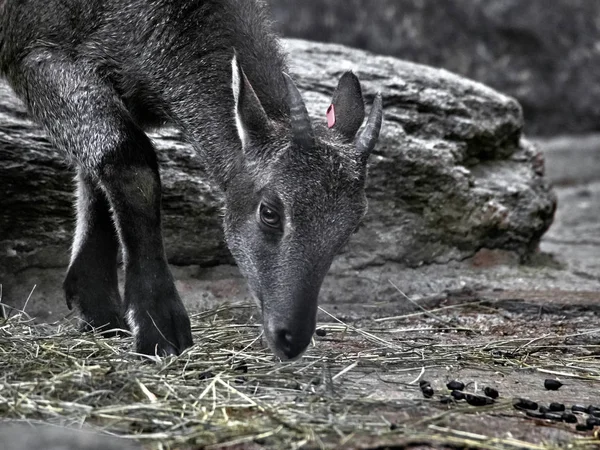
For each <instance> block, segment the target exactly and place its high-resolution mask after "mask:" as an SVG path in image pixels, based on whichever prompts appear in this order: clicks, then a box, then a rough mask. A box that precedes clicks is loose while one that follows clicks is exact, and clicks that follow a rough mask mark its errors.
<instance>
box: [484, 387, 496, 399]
mask: <svg viewBox="0 0 600 450" xmlns="http://www.w3.org/2000/svg"><path fill="white" fill-rule="evenodd" d="M483 393H484V394H485V395H487V396H488V397H489V398H493V399H496V398H498V395H499V394H498V391H497V390H496V389H494V388H491V387H486V388H485V389H484V390H483Z"/></svg>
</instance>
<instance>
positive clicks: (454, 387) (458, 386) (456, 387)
mask: <svg viewBox="0 0 600 450" xmlns="http://www.w3.org/2000/svg"><path fill="white" fill-rule="evenodd" d="M446 387H447V388H448V389H450V390H451V391H462V390H463V389H464V388H465V383H463V382H462V381H456V380H452V381H450V382H449V383H447V384H446Z"/></svg>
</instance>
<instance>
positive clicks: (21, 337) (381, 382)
mask: <svg viewBox="0 0 600 450" xmlns="http://www.w3.org/2000/svg"><path fill="white" fill-rule="evenodd" d="M249 311H250V309H249V307H248V306H244V305H238V306H228V307H224V308H221V309H217V310H213V311H209V312H206V313H203V314H200V315H195V316H194V317H192V326H193V334H194V340H195V343H196V345H195V346H194V347H193V348H192V349H190V350H188V351H186V352H185V353H184V354H183V355H181V356H180V357H178V358H164V359H161V358H155V360H154V362H150V361H148V362H143V361H141V360H140V357H139V356H138V355H135V354H132V353H130V349H131V348H132V342H131V338H125V339H106V338H103V337H101V336H98V335H94V334H81V333H79V332H78V331H77V330H76V329H75V327H74V326H73V324H71V323H69V322H61V323H58V324H54V325H39V324H34V323H33V321H31V320H30V319H29V318H28V317H27V316H26V315H25V314H22V313H21V314H15V315H13V316H12V317H10V318H9V319H0V417H4V418H9V419H18V420H25V421H32V422H33V421H44V422H49V423H54V424H61V425H69V426H81V425H84V424H87V425H91V426H93V427H94V428H95V429H97V430H99V431H102V432H104V433H108V434H114V435H119V436H122V437H124V438H127V439H136V440H138V441H140V442H142V443H143V444H144V445H145V446H147V447H148V448H160V449H167V448H196V447H203V448H220V447H231V446H237V447H243V448H246V447H251V448H252V447H261V446H267V447H273V448H300V447H334V446H341V447H343V446H347V447H350V448H355V447H359V446H365V447H368V446H375V445H384V444H386V443H396V444H410V443H428V444H430V445H445V446H453V447H467V446H468V447H475V448H487V449H497V448H503V449H505V448H528V449H551V448H555V446H553V445H551V444H547V445H542V444H539V445H538V444H531V443H527V442H523V441H519V440H515V439H499V438H494V437H492V436H491V435H490V436H487V435H481V434H476V433H467V432H463V431H460V430H456V429H453V428H452V427H447V426H441V425H440V423H442V422H440V419H441V418H443V417H444V416H445V415H447V414H449V413H452V414H480V413H481V412H482V411H485V412H487V413H489V414H500V415H508V414H511V415H515V414H518V413H516V412H514V411H513V409H512V406H511V401H510V399H506V400H502V401H499V402H497V403H496V404H495V405H491V406H488V407H484V408H481V407H480V408H476V407H470V406H468V405H464V404H461V405H441V404H440V403H439V401H438V400H436V399H435V398H434V399H432V400H426V399H423V398H422V396H421V394H420V392H419V388H418V380H419V377H420V376H421V375H422V374H423V372H424V371H427V370H430V369H431V368H435V367H444V366H447V365H448V364H454V363H456V360H457V356H458V355H460V358H461V361H462V362H461V364H464V365H473V366H477V367H490V368H491V369H493V370H507V369H514V368H517V367H527V368H534V369H535V370H538V371H546V372H548V373H553V374H557V373H560V376H561V377H563V378H569V377H574V378H578V379H583V380H589V381H590V382H596V381H598V380H600V361H599V360H598V357H597V356H595V357H594V356H593V355H592V356H589V357H588V356H577V357H573V359H572V360H569V361H567V360H566V358H565V359H563V360H560V361H558V360H557V359H556V355H555V353H553V352H552V350H551V347H552V346H551V341H552V339H551V338H552V337H551V336H546V337H542V338H539V339H536V340H531V339H506V340H503V341H494V342H491V341H490V340H489V339H488V340H487V341H486V340H478V339H473V340H472V342H469V343H467V344H457V345H446V344H440V343H439V342H437V341H435V340H432V339H414V338H412V337H411V334H413V333H411V331H410V330H409V329H407V328H405V329H398V328H395V329H394V328H390V326H389V322H391V321H387V322H386V321H385V320H384V321H381V322H382V323H381V324H378V323H375V322H374V323H373V329H369V330H368V331H365V330H360V329H357V328H354V327H352V326H350V325H347V324H345V323H342V322H341V321H339V320H337V319H335V317H333V316H331V315H329V317H330V318H331V321H330V322H329V323H322V324H320V326H319V327H320V328H322V329H324V330H326V331H327V336H326V337H324V338H317V339H318V340H319V342H318V345H317V347H316V348H311V349H309V351H308V352H307V353H306V355H305V356H304V357H303V358H302V359H300V360H298V361H295V362H293V363H287V364H283V363H280V362H277V361H275V360H274V357H273V356H272V354H271V353H270V351H269V350H268V349H266V348H264V346H263V345H262V343H261V341H260V338H259V333H260V328H259V327H258V326H256V325H254V324H253V323H252V322H251V321H249V320H248V317H249V315H250V314H249ZM423 314H425V312H423ZM427 314H428V315H430V316H431V315H432V314H435V311H428V312H427ZM413 316H414V315H413ZM407 317H408V316H407ZM433 317H434V318H435V317H436V316H433ZM400 319H402V318H394V324H397V323H398V320H400ZM598 331H599V330H589V332H596V333H597V332H598ZM549 348H550V350H549ZM524 350H526V352H524ZM595 350H596V351H597V350H598V349H595ZM525 353H526V354H527V357H526V358H521V357H514V358H511V357H510V356H507V355H510V354H513V355H523V354H525ZM592 353H593V352H592ZM592 353H590V354H592ZM499 359H501V360H502V364H503V366H502V367H504V369H498V367H500V366H499V364H498V363H499ZM398 380H405V382H399V381H398ZM382 386H383V387H382ZM393 390H402V391H403V393H404V394H403V398H400V397H398V396H395V395H390V392H391V391H393ZM395 419H397V420H398V422H397V423H394V424H393V425H392V423H391V422H396V420H395ZM490 431H491V432H492V431H493V430H490ZM569 445H570V446H571V448H598V447H597V446H598V445H600V441H599V440H596V439H595V438H593V437H582V438H574V439H573V440H572V442H571V443H570V444H569Z"/></svg>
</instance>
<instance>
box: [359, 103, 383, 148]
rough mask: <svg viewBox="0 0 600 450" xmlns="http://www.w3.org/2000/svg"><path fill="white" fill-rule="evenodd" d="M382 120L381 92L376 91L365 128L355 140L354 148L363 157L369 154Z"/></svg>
mask: <svg viewBox="0 0 600 450" xmlns="http://www.w3.org/2000/svg"><path fill="white" fill-rule="evenodd" d="M382 120H383V102H382V100H381V94H380V93H378V94H377V95H376V96H375V100H374V101H373V106H371V112H370V113H369V118H368V119H367V124H366V125H365V129H364V130H363V131H362V133H360V135H359V136H358V138H357V140H356V149H357V150H358V152H359V153H360V154H361V155H364V157H368V156H369V154H370V153H371V151H373V148H374V147H375V144H376V143H377V138H379V131H380V130H381V122H382Z"/></svg>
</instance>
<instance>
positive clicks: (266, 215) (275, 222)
mask: <svg viewBox="0 0 600 450" xmlns="http://www.w3.org/2000/svg"><path fill="white" fill-rule="evenodd" d="M260 221H261V222H262V223H263V224H265V225H266V226H268V227H269V228H276V229H281V217H280V216H279V213H278V212H277V211H275V210H274V209H273V208H269V207H268V206H267V205H265V204H263V203H261V205H260Z"/></svg>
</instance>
